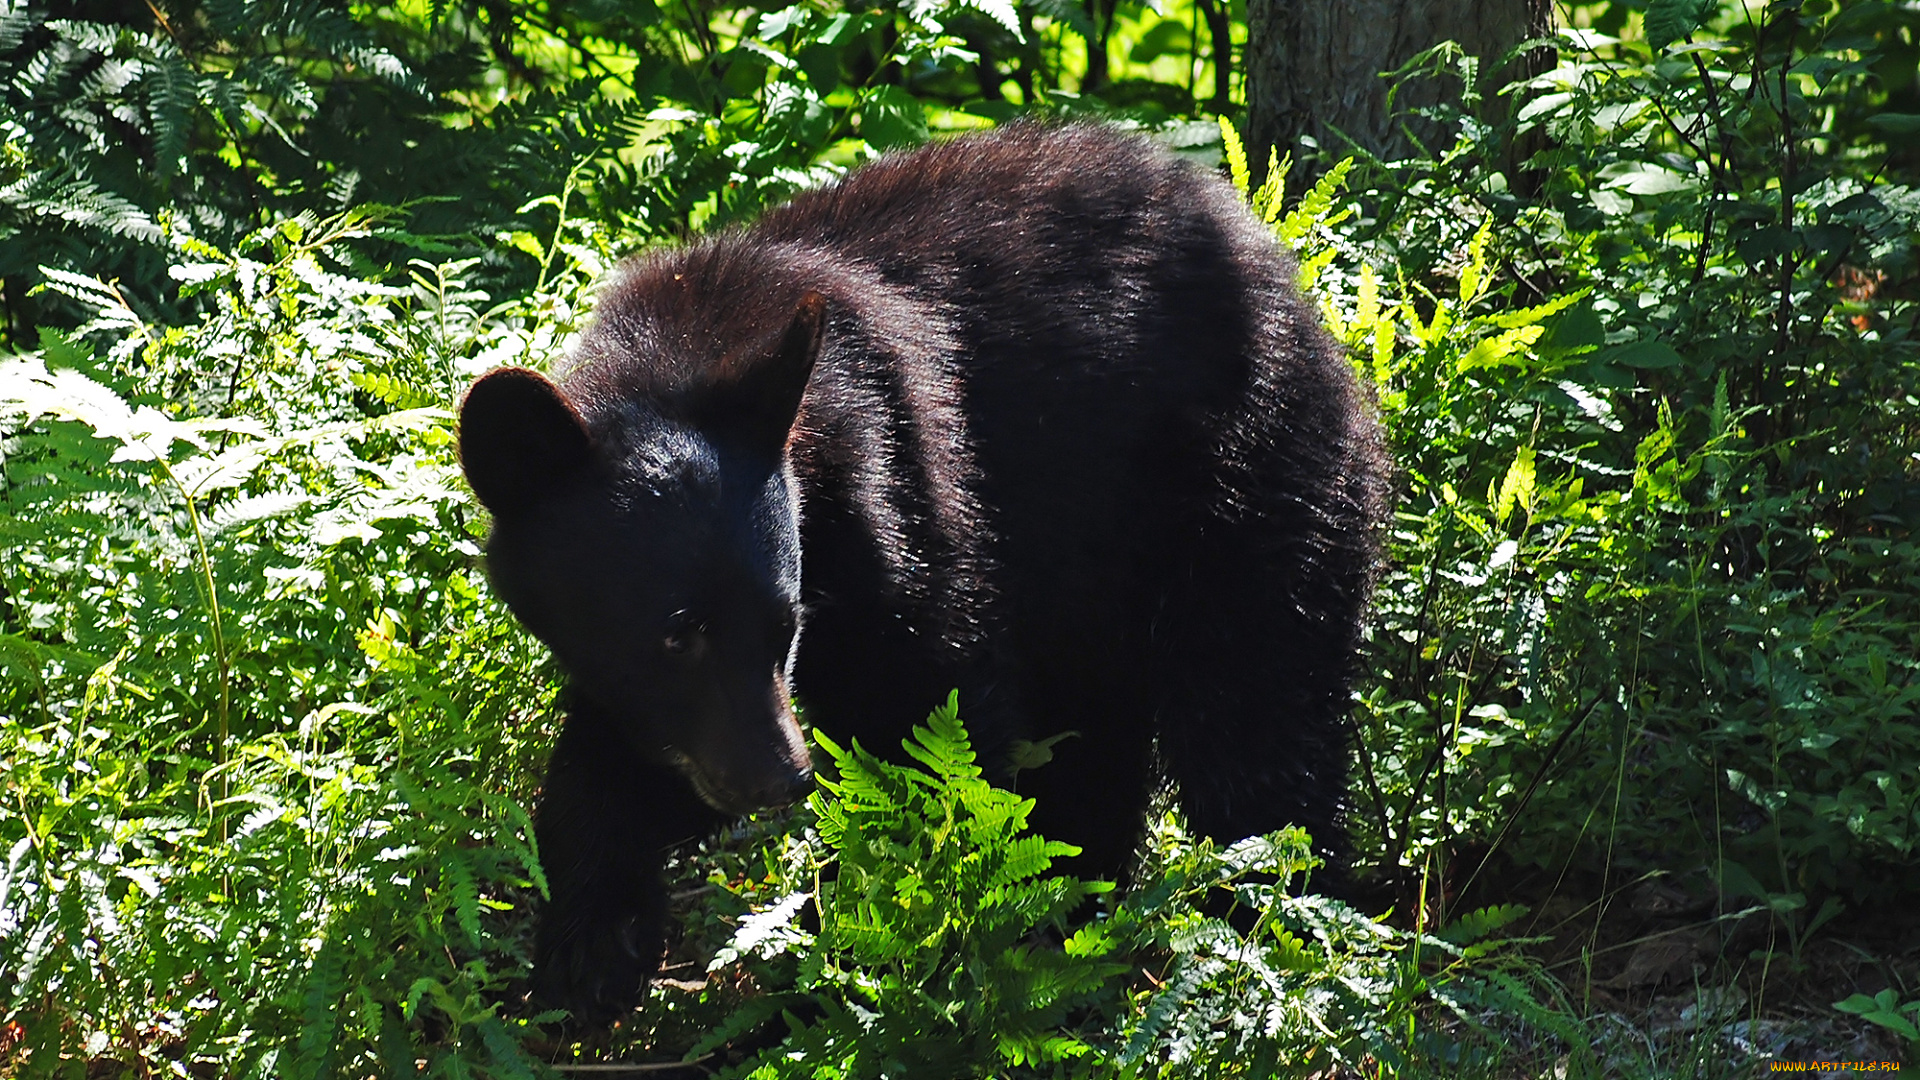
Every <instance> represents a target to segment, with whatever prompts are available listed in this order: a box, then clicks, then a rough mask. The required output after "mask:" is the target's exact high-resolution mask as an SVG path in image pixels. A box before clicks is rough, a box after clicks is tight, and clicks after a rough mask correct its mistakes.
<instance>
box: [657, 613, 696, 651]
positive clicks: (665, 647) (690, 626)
mask: <svg viewBox="0 0 1920 1080" xmlns="http://www.w3.org/2000/svg"><path fill="white" fill-rule="evenodd" d="M660 648H661V650H662V651H664V652H665V653H666V654H667V655H668V656H670V657H672V658H673V659H675V660H682V661H686V662H689V663H690V662H692V661H695V660H698V659H700V658H701V657H702V656H704V655H706V651H707V634H706V628H705V627H703V626H701V625H699V624H698V623H695V622H694V621H693V620H692V619H689V618H687V617H686V616H685V615H684V614H683V613H676V614H675V616H674V619H673V623H672V625H671V626H670V627H669V628H668V630H667V636H666V637H664V638H662V639H661V640H660Z"/></svg>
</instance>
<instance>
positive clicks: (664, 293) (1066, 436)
mask: <svg viewBox="0 0 1920 1080" xmlns="http://www.w3.org/2000/svg"><path fill="white" fill-rule="evenodd" d="M460 454H461V460H462V463H463V464H464V466H465V469H466V473H467V477H468V479H469V481H470V482H471V484H472V486H473V490H474V492H475V493H476V494H477V495H478V496H479V498H480V501H481V502H482V503H484V504H485V505H486V507H487V508H488V509H489V510H490V511H491V512H492V515H493V532H492V536H491V539H490V540H489V542H488V546H487V559H488V565H489V568H490V571H491V574H492V577H493V581H494V583H495V586H496V588H497V591H498V592H499V594H500V595H501V596H502V597H503V598H504V599H505V601H506V603H507V604H508V606H509V607H510V608H511V609H512V611H513V612H514V613H515V614H516V615H517V616H518V617H519V618H520V620H521V621H522V622H523V623H524V624H525V625H526V626H527V627H528V629H530V630H531V631H533V633H534V634H536V635H537V636H539V637H540V638H541V639H542V640H543V641H545V642H546V643H547V644H548V645H549V646H550V647H551V648H552V650H553V653H554V655H555V657H556V658H558V660H559V662H560V665H561V667H562V669H563V670H564V671H565V673H566V675H567V677H568V691H567V694H568V709H569V715H568V719H567V721H566V724H565V727H564V729H563V732H562V734H561V737H560V740H559V743H558V745H557V746H556V747H555V749H554V752H553V758H552V763H551V766H550V769H549V772H548V775H547V779H546V786H545V791H544V794H543V796H542V801H541V804H540V808H539V814H538V825H537V835H538V839H539V844H540V850H541V854H542V858H543V860H544V862H545V866H546V872H547V876H548V880H549V883H550V886H551V891H552V901H551V904H550V906H549V907H548V909H547V911H546V913H545V915H544V918H543V920H542V923H541V926H540V929H539V933H538V938H537V943H536V960H535V990H536V993H537V994H538V995H539V996H542V997H544V998H545V999H547V1000H550V1001H556V1002H560V1003H564V1004H566V1005H568V1006H570V1007H571V1008H572V1009H573V1011H574V1012H575V1014H576V1015H578V1016H581V1017H583V1018H587V1019H593V1020H604V1019H606V1018H608V1017H609V1016H611V1015H613V1014H614V1013H616V1012H617V1011H620V1010H624V1009H625V1008H628V1007H630V1006H631V1004H632V1003H633V1001H634V1000H635V999H636V997H637V995H638V994H639V993H640V992H641V990H642V989H643V988H644V986H645V984H646V980H647V978H648V977H649V976H650V975H651V974H652V972H653V971H654V970H655V968H656V967H657V966H658V964H659V958H660V954H661V950H662V947H663V932H664V925H665V917H666V912H665V903H666V899H665V892H664V889H663V886H662V884H661V882H660V880H659V871H660V867H661V865H662V860H663V851H664V849H666V848H668V847H670V846H671V845H673V844H675V843H678V842H680V841H683V840H685V839H687V838H690V837H695V836H698V835H700V834H702V833H704V832H706V831H708V830H710V829H712V828H713V827H714V826H715V825H716V824H718V823H720V822H722V821H724V820H726V819H727V817H728V816H730V815H737V814H740V813H742V812H744V811H748V810H751V809H754V808H757V807H766V806H772V805H777V804H780V803H784V802H787V801H789V800H792V799H793V798H795V797H796V796H798V795H800V794H801V793H802V792H804V790H805V789H806V788H807V785H808V783H809V780H810V769H809V760H808V752H807V748H806V744H805V741H804V739H803V738H802V735H801V732H800V728H799V726H798V724H797V723H796V721H795V716H794V712H793V709H792V706H791V696H792V695H798V697H799V700H800V701H801V703H802V705H803V706H804V708H805V713H806V716H807V719H808V720H809V721H810V722H811V723H815V724H818V725H820V726H821V727H823V728H824V729H825V730H827V731H830V732H832V733H833V735H834V736H835V738H836V739H838V740H840V741H842V742H844V741H845V740H847V739H849V738H857V739H859V740H860V741H861V742H862V743H863V744H864V745H866V746H868V747H870V748H873V749H876V750H880V751H883V752H884V751H886V750H891V749H893V748H895V747H897V746H898V745H899V740H900V739H901V737H902V736H904V735H905V734H906V733H907V731H908V730H909V729H910V727H911V725H912V724H913V723H915V722H917V721H919V720H920V719H922V718H923V717H924V716H925V715H926V713H927V711H928V709H929V708H931V707H932V706H933V705H935V704H937V703H939V702H940V701H942V700H943V699H944V698H945V696H946V694H947V693H948V691H949V690H950V689H952V688H956V687H957V688H958V689H959V691H960V695H961V697H960V700H961V715H962V716H963V717H964V718H965V719H966V721H967V723H968V726H969V729H970V731H971V732H972V733H973V736H974V738H975V740H976V744H977V745H978V746H979V747H980V749H981V752H982V754H983V756H984V760H986V761H989V762H997V763H999V765H1000V770H999V775H1000V776H1001V778H1002V779H1003V780H1011V779H1013V772H1014V770H1013V768H1012V763H1011V755H1012V752H1013V747H1014V744H1015V743H1016V742H1017V741H1018V740H1022V739H1030V740H1032V739H1043V738H1046V737H1048V736H1051V735H1054V734H1058V733H1061V732H1066V731H1072V732H1075V733H1077V734H1076V737H1073V738H1068V739H1064V740H1062V741H1060V742H1058V743H1057V744H1056V745H1055V746H1054V748H1053V749H1054V754H1055V756H1054V759H1053V761H1052V762H1050V763H1049V764H1047V765H1045V766H1044V767H1041V768H1038V769H1033V770H1031V771H1025V772H1022V773H1020V775H1019V776H1018V778H1017V779H1018V789H1019V790H1020V792H1021V793H1022V794H1026V795H1031V796H1034V797H1036V798H1037V799H1038V800H1039V801H1038V807H1037V810H1036V814H1035V818H1034V824H1035V827H1036V828H1037V829H1038V830H1039V831H1040V832H1042V833H1044V834H1045V835H1047V836H1049V837H1052V838H1057V839H1061V840H1066V841H1069V842H1071V843H1074V844H1079V845H1081V846H1082V847H1083V848H1084V849H1085V850H1084V853H1083V855H1082V856H1081V857H1080V859H1079V860H1078V864H1077V865H1076V866H1074V867H1073V869H1075V870H1076V871H1078V872H1080V873H1082V875H1083V876H1111V875H1114V874H1116V873H1119V872H1121V871H1122V870H1123V869H1124V867H1125V865H1126V862H1127V860H1128V858H1129V857H1130V855H1131V853H1132V851H1133V849H1134V846H1135V844H1136V842H1137V840H1138V838H1139V836H1140V833H1141V827H1142V812H1143V810H1144V808H1145V806H1146V804H1147V800H1148V798H1149V796H1150V794H1151V793H1152V791H1153V789H1154V787H1155V785H1156V784H1157V783H1158V782H1159V780H1160V778H1161V777H1165V778H1167V779H1170V780H1171V781H1172V782H1173V783H1174V784H1175V785H1176V786H1177V790H1178V793H1179V800H1180V805H1181V807H1182V808H1183V809H1184V811H1185V814H1186V818H1187V820H1188V822H1189V823H1190V824H1191V826H1192V828H1193V829H1194V830H1195V831H1197V832H1198V833H1201V834H1204V835H1206V836H1211V837H1216V838H1219V839H1221V840H1232V839H1237V838H1239V837H1243V836H1247V835H1251V834H1254V833H1259V832H1264V831H1268V830H1271V829H1274V828H1278V827H1280V826H1282V825H1285V824H1289V823H1297V824H1300V825H1304V826H1306V827H1308V828H1309V829H1310V830H1311V831H1312V833H1313V835H1314V837H1315V838H1316V840H1317V841H1318V842H1319V843H1320V844H1321V845H1323V846H1324V847H1326V848H1328V849H1329V850H1332V849H1336V848H1337V847H1338V845H1339V843H1340V833H1339V828H1338V821H1337V818H1338V814H1339V811H1340V806H1341V802H1342V798H1343V795H1344V792H1345V787H1346V757H1347V745H1346V744H1347V738H1348V731H1347V728H1346V725H1345V719H1344V718H1345V714H1346V711H1347V705H1348V701H1347V699H1348V680H1349V674H1350V668H1351V666H1352V659H1351V658H1352V653H1353V651H1354V647H1355V642H1356V634H1357V627H1358V624H1359V620H1360V617H1361V613H1362V608H1363V605H1364V603H1365V600H1366V595H1367V589H1368V586H1369V584H1370V581H1371V578H1372V572H1373V564H1374V560H1375V554H1376V548H1377V532H1378V526H1379V521H1380V517H1381V514H1382V506H1383V502H1384V497H1383V489H1384V485H1383V480H1382V477H1383V468H1382V462H1381V451H1380V446H1379V439H1378V433H1377V428H1376V424H1375V421H1374V419H1373V418H1372V415H1371V413H1370V412H1369V409H1368V406H1367V404H1366V402H1365V400H1364V396H1363V394H1362V393H1361V391H1360V390H1359V389H1358V387H1357V385H1356V381H1355V379H1354V376H1353V374H1352V371H1351V369H1350V365H1349V364H1348V362H1347V360H1346V359H1345V357H1344V356H1343V355H1342V353H1341V351H1340V349H1339V348H1338V346H1337V345H1336V344H1335V343H1334V342H1333V341H1332V340H1331V339H1330V338H1329V337H1328V336H1327V335H1326V334H1325V332H1324V331H1323V330H1322V329H1321V328H1320V326H1319V323H1318V321H1317V319H1316V317H1315V314H1314V311H1313V309H1312V307H1311V306H1310V305H1309V303H1308V302H1307V301H1305V300H1304V299H1302V297H1301V296H1300V295H1299V293H1298V292H1297V290H1296V289H1295V287H1294V284H1293V270H1292V266H1291V263H1290V260H1289V259H1288V258H1287V256H1285V255H1283V254H1282V253H1281V252H1280V251H1279V250H1277V248H1276V245H1275V243H1274V240H1273V238H1272V236H1271V235H1270V234H1269V233H1268V232H1267V231H1266V230H1265V229H1264V228H1263V227H1262V226H1261V224H1260V223H1259V222H1258V221H1256V220H1255V219H1254V218H1253V217H1252V216H1251V215H1250V214H1249V213H1248V212H1247V211H1246V210H1245V209H1244V208H1243V207H1242V206H1241V205H1240V202H1239V199H1238V198H1237V197H1236V195H1235V193H1234V191H1233V190H1232V188H1231V187H1230V186H1228V185H1227V184H1225V183H1223V182H1222V181H1221V180H1220V179H1219V178H1218V177H1216V176H1213V175H1210V174H1209V173H1207V172H1206V171H1204V170H1202V169H1200V168H1197V167H1195V166H1193V165H1190V164H1187V163H1184V162H1182V161H1180V160H1177V159H1176V158H1175V157H1173V156H1172V155H1171V154H1169V153H1167V152H1165V151H1163V150H1161V149H1159V148H1158V147H1157V145H1156V144H1154V143H1153V142H1151V141H1148V140H1146V139H1143V138H1138V137H1135V136H1130V135H1126V134H1123V133H1121V132H1118V131H1116V130H1113V129H1111V128H1107V127H1101V126H1090V125H1084V126H1043V125H1030V124H1021V125H1014V126H1009V127H1004V128H1001V129H999V130H997V131H994V132H992V133H988V134H982V135H971V136H966V137H962V138H956V139H954V140H952V141H950V142H944V143H939V144H936V145H932V146H928V147H925V148H923V149H920V150H916V151H913V152H911V153H906V154H900V155H897V156H892V157H886V158H883V159H881V160H879V161H877V162H875V163H873V164H871V165H868V166H866V167H865V168H863V169H860V170H858V171H857V172H855V173H853V174H852V175H850V176H848V177H847V178H846V179H845V180H843V181H841V182H839V183H837V184H834V185H831V186H828V187H826V188H823V189H820V190H816V191H810V192H806V193H804V194H801V195H799V196H796V197H795V198H794V199H793V200H792V201H791V202H789V203H787V204H786V205H784V206H782V207H780V208H778V209H775V210H773V211H771V212H769V213H768V214H767V215H766V216H765V217H763V218H762V219H761V220H760V221H759V222H758V223H757V224H754V225H752V226H750V227H748V228H744V229H740V230H735V231H729V232H726V233H723V234H721V235H717V236H713V237H709V238H707V239H705V240H701V241H699V242H697V243H694V244H691V245H689V246H686V247H683V248H679V249H676V250H669V251H661V252H655V253H650V254H647V255H644V256H641V257H639V258H636V259H634V260H633V261H631V262H629V263H627V264H626V265H625V266H623V267H622V268H621V269H620V270H619V271H618V272H617V273H615V274H614V275H613V276H612V277H611V279H610V280H609V281H608V282H607V283H606V284H605V286H604V287H603V289H602V291H601V292H600V294H599V298H598V301H597V307H596V313H595V316H594V320H593V323H592V325H591V326H590V327H589V328H588V329H587V330H586V331H585V332H584V333H583V335H582V337H581V338H580V341H579V343H578V345H577V346H576V348H575V349H574V350H573V352H572V354H571V355H570V357H569V358H568V359H567V360H566V361H565V362H564V364H562V365H561V370H560V373H559V375H558V377H557V379H556V380H555V381H549V380H548V379H547V378H545V377H543V376H541V375H539V374H536V373H534V372H532V371H526V370H521V369H514V368H508V369H502V370H499V371H495V372H492V373H490V374H488V375H486V376H485V377H483V378H482V379H480V380H479V381H478V382H477V383H475V384H474V386H473V388H472V390H471V391H470V392H469V393H468V395H467V398H466V401H465V403H464V404H463V406H462V409H461V419H460Z"/></svg>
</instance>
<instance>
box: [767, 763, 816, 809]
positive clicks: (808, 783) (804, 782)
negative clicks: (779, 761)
mask: <svg viewBox="0 0 1920 1080" xmlns="http://www.w3.org/2000/svg"><path fill="white" fill-rule="evenodd" d="M785 772H786V775H785V776H782V777H779V778H777V779H775V780H774V781H773V782H772V783H770V784H768V785H766V786H765V787H763V788H762V789H761V790H760V791H758V792H755V793H754V799H755V801H756V802H758V803H759V804H760V805H761V806H764V807H768V808H769V809H771V808H774V807H781V806H788V805H791V804H793V803H796V802H799V801H800V800H801V799H804V798H806V797H807V795H808V793H810V792H812V791H813V768H812V766H805V767H802V768H797V769H792V768H790V769H787V770H785Z"/></svg>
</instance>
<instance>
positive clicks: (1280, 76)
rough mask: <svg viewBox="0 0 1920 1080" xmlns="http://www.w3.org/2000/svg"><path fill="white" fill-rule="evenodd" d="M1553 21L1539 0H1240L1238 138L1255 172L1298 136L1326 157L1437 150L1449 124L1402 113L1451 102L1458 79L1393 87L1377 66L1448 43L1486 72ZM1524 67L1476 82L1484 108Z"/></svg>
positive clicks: (1494, 105) (1494, 104) (1497, 101)
mask: <svg viewBox="0 0 1920 1080" xmlns="http://www.w3.org/2000/svg"><path fill="white" fill-rule="evenodd" d="M1552 19H1553V9H1552V7H1551V6H1550V4H1549V3H1548V2H1547V0H1248V4H1247V55H1246V61H1245V64H1246V71H1247V125H1248V139H1247V145H1248V148H1249V150H1251V151H1253V152H1252V153H1250V154H1249V156H1250V157H1251V158H1253V159H1254V167H1255V169H1256V170H1264V168H1265V166H1266V163H1267V147H1270V146H1277V147H1279V149H1280V153H1281V154H1282V155H1283V156H1284V155H1285V154H1286V153H1288V152H1289V151H1295V152H1296V156H1301V155H1299V154H1298V153H1297V146H1298V143H1299V141H1300V138H1301V137H1302V136H1311V137H1313V139H1314V140H1316V141H1317V142H1318V143H1319V144H1320V146H1321V147H1323V148H1324V149H1326V150H1327V151H1328V152H1330V153H1333V154H1336V155H1341V156H1344V155H1346V154H1350V153H1356V152H1360V151H1364V152H1365V153H1368V154H1372V155H1374V156H1376V157H1380V158H1383V159H1385V160H1389V161H1391V160H1394V159H1396V158H1403V157H1407V156H1408V155H1410V154H1414V153H1418V152H1419V151H1420V148H1421V147H1424V148H1425V149H1426V150H1427V151H1429V152H1432V153H1435V154H1438V153H1440V152H1442V151H1444V150H1446V149H1447V148H1448V147H1449V146H1451V145H1452V144H1453V140H1454V137H1455V134H1456V132H1454V131H1451V130H1442V129H1441V128H1440V126H1439V125H1436V124H1434V123H1432V122H1431V121H1429V120H1426V119H1424V118H1421V117H1416V116H1412V115H1410V114H1409V112H1408V110H1410V109H1414V108H1418V107H1421V106H1427V105H1434V104H1437V103H1439V102H1441V101H1445V100H1451V101H1456V102H1457V101H1459V100H1460V98H1461V91H1462V89H1463V88H1462V86H1461V84H1460V80H1459V78H1458V77H1457V76H1454V75H1445V76H1440V77H1435V76H1431V75H1424V76H1414V77H1410V78H1407V79H1404V80H1402V81H1400V83H1399V86H1398V87H1397V89H1396V87H1395V85H1394V80H1391V79H1386V78H1382V77H1381V73H1382V72H1386V71H1393V70H1395V69H1397V68H1399V67H1400V66H1401V65H1403V64H1405V63H1406V62H1407V61H1408V60H1411V59H1413V57H1415V56H1416V55H1418V54H1419V53H1421V52H1422V51H1424V50H1426V49H1429V48H1432V47H1433V46H1434V45H1437V44H1439V43H1440V42H1442V41H1449V40H1451V41H1457V42H1459V43H1460V45H1461V46H1462V47H1463V48H1464V49H1465V50H1466V51H1467V53H1468V54H1470V55H1473V56H1477V57H1480V58H1481V65H1482V68H1481V69H1482V71H1483V72H1490V71H1491V69H1492V68H1494V67H1495V66H1496V65H1498V64H1499V62H1500V59H1501V57H1503V56H1504V55H1506V53H1507V52H1508V51H1509V50H1511V49H1512V48H1513V47H1514V46H1515V45H1518V44H1519V43H1520V42H1522V41H1525V40H1526V39H1527V38H1529V37H1536V36H1540V35H1542V34H1545V33H1547V32H1548V31H1549V30H1550V29H1551V27H1552ZM1523 70H1524V69H1523V67H1522V66H1521V65H1513V66H1511V67H1508V68H1507V69H1505V70H1502V71H1497V72H1491V73H1492V75H1493V78H1491V79H1484V80H1483V86H1484V88H1485V90H1486V91H1487V96H1486V97H1485V99H1484V100H1483V102H1482V106H1483V113H1484V112H1485V111H1486V110H1489V109H1491V110H1497V109H1499V108H1500V107H1501V106H1502V105H1503V104H1504V102H1505V99H1503V98H1500V97H1498V96H1496V95H1495V94H1494V91H1496V90H1498V89H1499V88H1500V87H1501V86H1502V85H1504V84H1505V82H1506V81H1508V80H1511V79H1513V78H1516V77H1518V76H1519V75H1520V74H1522V72H1523ZM1389 92H1393V103H1392V111H1391V112H1389V110H1388V103H1387V95H1388V93H1389ZM1488 118H1489V119H1491V118H1492V117H1488ZM1416 139H1417V140H1418V142H1417V143H1416V141H1415V140H1416Z"/></svg>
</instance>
